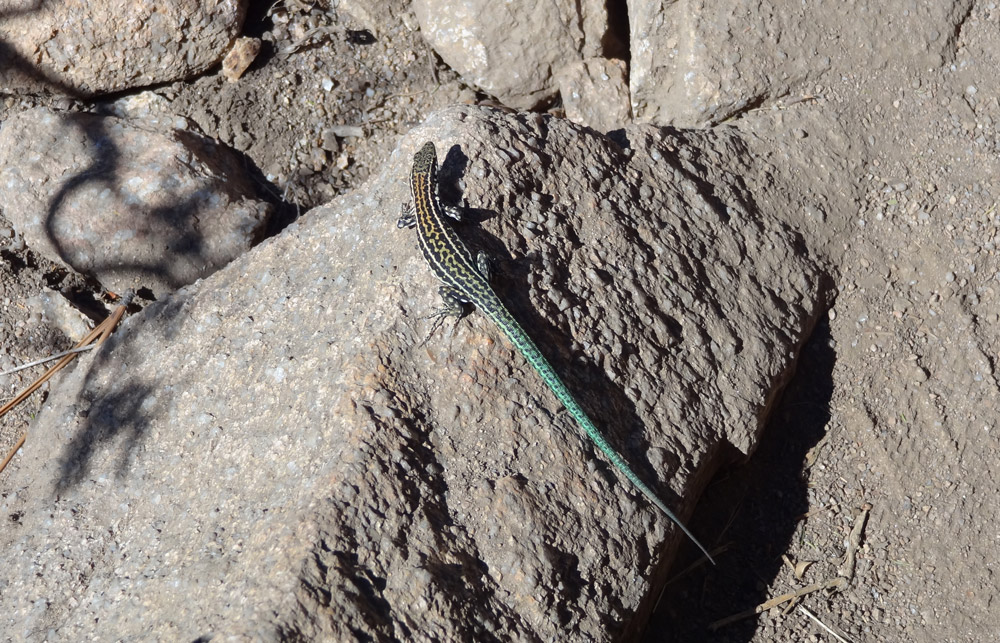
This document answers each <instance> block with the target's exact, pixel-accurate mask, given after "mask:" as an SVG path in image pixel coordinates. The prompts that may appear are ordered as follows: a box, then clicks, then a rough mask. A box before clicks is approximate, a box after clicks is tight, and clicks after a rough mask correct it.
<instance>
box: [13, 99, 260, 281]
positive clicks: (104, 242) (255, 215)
mask: <svg viewBox="0 0 1000 643" xmlns="http://www.w3.org/2000/svg"><path fill="white" fill-rule="evenodd" d="M184 125H185V123H184V121H183V120H179V122H172V121H163V120H157V119H152V118H150V119H145V120H129V119H120V118H115V117H111V116H100V115H97V114H86V113H82V114H69V113H61V112H53V111H51V110H48V109H46V108H43V107H40V108H36V109H33V110H29V111H27V112H22V113H20V114H18V115H16V116H14V117H13V118H10V119H8V120H7V121H6V122H4V124H3V127H2V128H0V209H2V210H3V212H4V214H5V215H6V216H7V218H8V219H9V220H10V222H11V224H12V225H13V226H14V227H15V228H16V229H17V230H18V231H19V232H20V233H21V234H22V235H23V236H24V239H25V241H26V242H27V243H28V246H29V247H31V249H32V250H34V251H36V252H39V253H40V254H42V255H43V256H45V257H47V258H48V259H50V260H52V261H55V262H58V263H62V264H64V265H65V266H66V267H68V268H69V269H71V270H75V271H77V272H80V273H83V274H88V275H91V276H93V277H95V278H96V279H97V280H98V281H100V282H101V284H102V285H104V286H105V287H106V288H109V289H111V290H114V291H117V292H125V291H127V290H130V289H133V290H138V289H140V288H148V289H149V290H150V291H151V292H152V293H153V294H154V295H155V296H157V297H159V296H162V295H164V294H166V293H168V292H171V291H173V290H176V289H177V288H180V287H181V286H183V285H185V284H189V283H191V282H193V281H195V280H196V279H200V278H202V277H205V276H207V275H209V274H211V273H212V272H214V271H215V270H217V269H218V268H220V267H221V266H224V265H225V264H227V263H229V262H230V261H232V260H233V259H234V258H235V257H237V256H239V255H241V254H243V253H244V252H246V251H247V250H248V249H249V248H250V246H251V245H252V244H253V243H254V242H255V241H256V240H258V239H259V231H260V230H261V228H262V227H263V225H264V224H265V223H266V222H267V218H268V216H269V215H270V212H271V206H270V205H269V204H267V203H265V202H263V201H260V200H258V199H256V197H255V190H254V186H253V183H252V180H251V178H250V175H249V174H248V172H247V170H246V164H245V163H244V162H243V160H242V159H241V158H240V157H239V156H238V155H237V154H236V153H235V152H233V151H232V150H230V149H228V148H226V147H225V146H222V145H220V144H217V143H216V142H214V141H212V140H211V139H208V138H205V137H203V136H200V135H197V134H194V133H192V132H189V131H186V130H185V129H184Z"/></svg>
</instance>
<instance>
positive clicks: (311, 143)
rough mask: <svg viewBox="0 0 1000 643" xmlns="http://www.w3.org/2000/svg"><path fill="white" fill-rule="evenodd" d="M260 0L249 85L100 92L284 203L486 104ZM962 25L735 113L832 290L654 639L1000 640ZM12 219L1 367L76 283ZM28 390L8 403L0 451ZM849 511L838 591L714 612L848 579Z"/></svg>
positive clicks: (983, 157) (984, 39)
mask: <svg viewBox="0 0 1000 643" xmlns="http://www.w3.org/2000/svg"><path fill="white" fill-rule="evenodd" d="M289 6H291V5H289ZM266 10H267V8H266V7H263V8H256V9H254V10H253V11H252V14H251V16H250V17H249V19H248V25H247V28H246V30H245V31H246V32H247V33H248V34H250V35H256V36H263V37H264V39H265V47H264V52H263V54H262V56H261V58H260V59H258V61H257V62H256V63H255V64H254V66H253V67H252V68H251V70H250V72H249V73H248V75H247V76H246V77H245V78H244V79H243V80H242V81H241V82H239V83H236V84H231V83H227V82H226V81H225V80H224V79H223V78H222V77H221V75H220V74H219V73H217V71H216V72H215V73H210V74H207V75H205V76H203V77H201V78H197V79H194V80H191V81H188V82H183V83H175V84H171V85H168V86H164V87H159V88H156V89H155V95H152V100H151V95H150V94H149V93H145V94H141V95H140V94H136V95H127V96H116V97H112V98H111V99H110V100H107V101H105V102H104V103H103V104H102V105H101V107H102V108H104V109H113V110H117V111H124V112H129V111H130V110H145V109H150V110H153V111H155V110H157V109H167V110H169V111H170V112H173V113H177V114H183V115H186V116H188V117H189V118H190V119H191V120H192V121H193V122H195V123H196V124H197V125H198V126H199V127H200V128H201V129H202V130H203V131H204V132H205V133H207V134H209V135H211V136H215V137H218V138H219V139H221V140H222V141H224V142H226V143H228V144H230V145H232V146H233V147H235V148H236V149H239V150H240V151H242V152H244V153H245V154H246V155H247V157H248V158H249V159H250V160H251V161H252V162H253V163H254V164H255V165H256V166H257V167H258V168H260V169H261V170H262V172H263V173H264V174H265V175H266V176H267V177H268V179H269V180H270V181H271V183H270V184H269V186H268V189H271V190H273V191H275V192H276V193H280V195H281V196H283V198H284V199H285V200H286V201H287V202H288V203H290V204H292V206H293V207H292V208H291V212H292V214H291V215H289V216H293V215H294V211H295V209H296V208H298V209H299V210H300V211H304V210H305V209H308V208H309V207H312V206H314V205H317V204H320V203H323V202H325V201H327V200H329V199H330V198H331V197H333V196H335V195H337V194H340V193H343V192H345V191H347V190H350V189H353V188H354V187H356V186H358V185H360V183H361V182H362V181H363V180H364V179H365V178H366V177H367V176H368V175H369V173H370V172H371V171H373V169H374V168H377V167H378V164H379V163H380V162H381V160H382V159H384V158H385V156H386V155H387V154H388V153H389V152H390V151H391V149H392V148H393V146H394V144H395V140H396V138H397V137H398V136H399V134H400V133H402V132H405V131H406V130H407V129H409V127H411V126H412V125H413V124H414V123H415V122H418V121H419V120H420V119H421V118H422V117H423V116H424V115H425V114H427V113H429V112H430V111H433V110H434V109H436V108H438V107H441V106H444V105H447V104H449V103H453V102H459V101H467V100H477V99H481V98H482V97H481V96H477V95H476V93H475V91H473V90H471V89H469V88H467V87H465V86H464V85H463V84H462V83H461V81H460V80H459V79H458V78H457V77H456V76H455V75H454V74H453V73H452V72H451V71H449V70H448V69H447V68H446V67H445V66H444V65H443V64H441V63H440V61H439V60H438V59H437V58H436V57H435V56H434V55H433V54H431V53H430V52H429V50H428V49H427V47H426V45H425V44H423V43H422V41H421V40H420V37H419V33H417V32H414V31H410V30H407V29H405V28H402V27H401V26H400V27H397V28H393V29H391V30H388V31H386V32H385V33H379V34H378V36H377V37H375V36H374V35H372V34H371V33H370V32H367V31H365V30H364V27H363V26H362V25H356V24H351V23H349V22H336V21H335V20H333V19H331V18H330V16H329V14H328V13H327V12H325V11H323V10H322V8H320V7H313V8H289V9H287V10H281V11H278V12H273V13H272V14H271V15H266ZM971 18H972V19H970V20H968V21H966V22H965V23H964V25H963V27H962V31H961V33H959V34H957V36H956V39H955V42H956V46H955V49H954V51H953V52H952V54H953V55H952V57H950V58H948V59H942V60H939V61H937V64H930V65H924V66H920V65H918V64H916V63H913V64H907V63H906V62H905V61H904V62H897V63H893V62H887V61H880V60H872V59H871V52H870V51H867V52H866V51H865V50H864V49H863V48H858V49H853V48H852V47H845V52H844V58H843V59H842V60H840V61H839V62H838V63H837V64H836V65H835V66H834V68H833V69H832V70H831V72H830V73H829V74H828V75H827V76H826V77H824V78H823V79H822V82H821V83H820V84H818V85H817V87H814V88H809V91H802V92H800V93H798V94H797V95H794V96H789V97H787V100H785V101H784V102H783V104H782V105H781V106H767V107H765V108H761V109H756V110H752V111H749V112H746V113H744V114H741V115H739V116H738V117H737V118H735V119H733V120H731V121H730V122H729V123H727V124H726V125H725V126H728V127H736V128H738V129H739V130H740V131H741V132H743V133H745V134H746V136H747V138H748V140H750V141H752V146H753V149H755V151H756V152H757V153H758V154H759V156H760V158H761V162H767V163H770V164H771V165H772V166H774V174H775V175H776V176H778V177H781V178H782V179H783V180H785V181H786V182H787V185H788V190H790V191H792V192H796V193H797V194H798V195H799V197H800V198H799V202H801V203H802V204H803V207H802V208H801V210H800V211H797V212H774V213H773V215H774V216H780V217H784V218H786V219H787V220H788V221H789V222H790V223H791V224H792V225H793V226H795V227H796V228H797V229H799V230H800V231H801V232H802V233H803V235H804V237H805V238H806V239H807V241H808V243H809V244H810V250H811V251H812V252H813V253H815V254H817V255H818V256H820V257H822V258H823V260H824V261H825V262H826V264H827V265H828V266H829V269H830V272H831V274H832V275H833V277H834V279H835V282H836V284H837V290H838V295H837V297H836V300H835V302H834V304H833V307H832V308H831V310H830V312H829V315H828V317H827V320H826V321H825V322H824V323H822V324H820V326H819V327H818V329H817V330H816V332H815V334H814V336H813V338H812V339H811V341H810V342H809V343H808V345H807V346H806V347H805V349H804V351H803V354H802V358H801V362H800V365H799V368H798V372H797V375H796V378H795V380H794V381H793V383H792V384H791V385H790V387H789V388H788V390H787V391H786V392H785V394H784V396H783V400H782V402H781V404H780V405H779V406H778V407H777V409H776V410H775V413H774V416H773V418H772V420H771V422H770V424H769V426H768V427H767V430H766V432H765V434H764V438H763V442H762V444H761V446H760V448H759V450H758V451H757V453H756V454H755V455H754V456H753V458H752V459H751V460H750V461H749V462H747V463H744V464H740V465H738V466H733V467H731V468H729V469H727V470H724V471H722V472H720V473H719V475H718V476H717V478H716V480H715V482H714V483H713V484H712V485H711V486H710V487H709V489H708V491H707V493H706V495H705V497H704V499H703V501H702V503H701V505H700V507H699V509H698V512H697V513H696V514H695V516H694V517H693V519H692V521H691V523H690V524H691V525H692V528H693V530H694V531H695V532H696V533H698V534H700V535H705V537H706V538H707V539H708V540H709V541H710V542H714V543H715V545H716V546H722V547H724V549H725V550H724V552H723V553H721V554H720V555H719V556H718V558H719V566H718V567H717V568H713V569H707V568H705V567H704V566H696V567H694V568H693V569H687V563H688V561H691V560H694V559H695V553H694V551H692V550H691V548H690V547H686V548H685V549H683V550H682V552H681V556H680V557H679V561H678V564H677V567H676V572H677V578H676V580H675V582H673V583H672V584H671V585H670V586H669V587H668V589H667V591H666V592H665V593H664V595H663V597H662V599H661V601H660V604H659V607H658V610H657V613H656V616H655V618H654V620H653V622H652V623H651V624H650V627H649V628H648V630H647V632H646V635H645V639H644V640H645V641H649V642H654V641H706V640H713V641H715V640H717V641H836V640H841V639H838V638H836V636H838V635H839V636H841V637H843V640H850V641H854V642H860V641H987V640H1000V635H998V634H997V633H998V632H1000V605H998V602H1000V601H998V600H997V599H996V598H995V597H996V591H997V590H996V586H997V581H998V578H997V552H998V551H1000V527H998V524H1000V501H998V497H1000V493H998V492H1000V479H998V478H1000V476H998V475H997V474H996V473H994V472H995V470H996V466H997V465H996V462H997V461H998V454H1000V423H998V421H997V414H996V412H995V407H996V403H997V399H998V381H997V374H996V372H995V371H996V364H997V355H998V351H1000V341H998V337H997V332H996V328H997V322H998V319H1000V316H998V315H1000V299H998V296H997V293H998V290H1000V262H998V260H997V244H998V242H1000V211H998V209H997V198H998V195H1000V180H998V179H997V176H998V172H997V170H998V165H1000V164H998V160H997V155H998V151H1000V138H998V134H997V129H996V124H997V123H1000V104H998V101H997V96H998V93H997V90H998V84H1000V81H998V76H997V74H996V70H997V69H998V68H1000V33H998V29H997V23H998V21H1000V10H998V9H997V8H996V5H995V4H994V3H985V2H983V3H977V4H975V5H974V8H973V15H972V16H971ZM845 19H849V18H845ZM317 27H318V28H319V29H318V30H317ZM310 29H312V30H313V33H318V34H319V35H318V36H317V37H316V38H315V40H314V41H313V42H311V43H309V44H307V45H305V46H303V47H302V48H301V49H299V50H298V51H296V52H293V53H291V54H289V55H283V54H282V53H281V52H280V51H278V50H277V49H276V47H275V46H273V45H272V44H270V43H271V42H273V41H284V40H286V39H287V37H288V33H287V32H289V31H291V32H292V35H293V36H294V35H295V33H300V34H305V33H307V32H309V31H310ZM293 39H294V38H293ZM387 51H388V52H390V53H391V55H386V52H387ZM401 52H402V53H401ZM411 52H413V53H411ZM387 59H388V60H392V61H394V62H393V63H392V65H389V66H385V65H383V63H382V61H383V60H387ZM344 60H349V61H352V62H351V66H350V68H348V69H342V68H338V69H337V70H336V73H333V72H332V71H331V66H332V65H342V64H343V62H342V61H344ZM336 61H341V62H339V63H338V62H336ZM428 88H430V89H428ZM38 102H50V103H51V102H52V101H40V100H35V99H31V100H29V99H8V100H7V101H6V102H5V103H3V104H2V105H0V118H4V117H6V116H7V115H9V114H11V113H14V112H16V111H19V110H21V109H24V108H25V107H27V106H29V105H32V104H37V103H38ZM56 104H57V105H59V106H62V107H70V108H75V107H80V108H93V107H94V106H93V105H82V104H78V103H71V102H67V101H62V102H59V101H56ZM772 107H773V108H772ZM392 224H393V221H387V225H390V226H391V225H392ZM5 225H6V224H5V223H4V222H3V221H0V236H2V237H3V243H5V244H6V249H4V250H3V251H2V253H0V255H2V258H3V261H2V262H0V315H2V321H0V335H2V339H3V342H4V346H3V355H2V356H0V357H2V359H0V362H2V363H0V367H2V368H7V367H9V366H10V365H12V364H14V363H20V362H24V361H27V360H29V359H34V358H36V357H38V356H41V355H45V354H47V353H50V352H53V351H55V350H58V349H61V348H65V347H66V346H67V345H68V343H69V342H68V340H66V339H65V338H62V337H60V336H59V335H58V334H57V333H55V332H54V331H52V330H49V329H48V328H47V326H46V325H44V324H43V323H42V321H41V318H40V316H39V315H38V314H37V313H33V312H32V311H31V310H30V309H29V307H27V306H26V305H25V301H26V300H27V299H28V298H29V297H31V296H34V295H36V294H38V292H39V291H40V290H41V289H42V288H43V287H45V286H49V287H54V288H57V289H63V290H66V291H72V292H80V291H85V290H86V285H85V284H82V283H79V282H78V280H74V279H73V278H70V277H67V276H65V275H64V274H63V273H61V272H60V271H59V270H57V269H56V268H55V267H53V266H50V265H46V264H45V263H44V262H42V261H40V260H39V259H37V258H35V257H34V256H33V255H32V253H31V252H30V251H27V250H25V249H24V248H23V244H21V243H20V241H19V239H18V238H17V237H16V235H15V234H14V233H13V231H11V230H10V229H9V227H4V226H5ZM28 379H30V378H29V377H22V378H18V377H15V378H5V381H3V382H2V383H0V386H2V387H3V388H4V393H5V394H9V393H10V392H11V391H13V390H15V389H17V388H19V387H20V386H22V385H23V383H24V382H25V381H27V380H28ZM37 403H38V402H37V401H36V402H35V404H37ZM34 408H36V407H30V406H29V407H26V408H24V409H22V410H20V411H19V412H18V414H17V415H16V416H14V417H13V418H8V419H7V420H5V423H4V426H3V427H2V429H0V447H2V448H3V450H4V451H6V448H7V447H8V446H9V445H10V444H12V443H13V441H14V439H15V438H16V436H17V435H19V434H20V432H21V431H23V430H24V428H25V427H26V426H27V422H28V420H29V418H30V416H31V414H32V413H33V409H34ZM29 439H30V438H29ZM868 506H870V512H867V513H866V520H864V521H863V523H859V520H858V519H859V516H861V515H862V512H863V507H868ZM2 519H3V520H13V521H16V520H18V519H19V517H18V516H4V517H3V518H2ZM856 524H860V525H861V526H860V529H861V532H860V540H859V544H860V546H859V548H858V551H857V562H856V564H855V568H854V570H853V578H852V580H851V582H850V583H849V584H847V586H846V587H843V588H841V589H840V590H839V591H829V590H820V591H814V592H811V593H808V594H806V595H805V596H803V597H802V599H801V602H800V603H799V604H797V605H794V606H791V607H789V605H788V604H787V603H786V604H783V605H781V606H780V607H775V608H770V609H765V610H763V611H762V613H759V614H750V615H746V616H745V617H743V618H739V619H735V620H732V621H731V622H729V623H726V624H722V625H719V624H718V622H719V621H720V620H722V619H725V618H727V617H730V616H736V615H740V614H741V613H742V612H745V611H747V610H752V609H753V608H754V607H755V606H757V605H759V604H762V603H765V602H766V601H767V600H768V599H770V598H773V597H775V596H778V595H781V594H783V593H786V592H793V591H796V590H798V589H801V588H804V587H807V586H809V585H810V584H815V583H820V584H822V583H824V582H826V581H828V580H830V579H833V578H835V577H837V576H838V574H841V575H843V574H849V573H851V570H846V569H843V568H842V567H841V565H842V563H843V559H844V554H845V551H846V548H847V546H846V541H847V540H848V536H849V534H850V532H851V530H852V529H853V528H854V527H855V525H856ZM805 563H809V564H805ZM796 570H797V572H798V573H797V572H796ZM803 608H804V609H803ZM804 610H808V611H809V613H811V614H812V615H814V616H815V617H816V618H817V619H818V620H819V621H822V622H823V623H824V624H825V625H826V626H827V627H829V628H831V629H832V630H834V631H836V632H838V633H839V634H838V635H835V634H832V633H830V632H829V631H827V630H826V629H824V627H823V626H821V625H819V624H817V622H816V621H814V620H813V619H812V618H811V617H810V616H809V615H807V614H806V612H805V611H804Z"/></svg>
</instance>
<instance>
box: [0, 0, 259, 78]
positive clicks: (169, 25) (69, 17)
mask: <svg viewBox="0 0 1000 643" xmlns="http://www.w3.org/2000/svg"><path fill="white" fill-rule="evenodd" d="M245 14H246V2H245V0H207V1H206V0H173V1H172V2H160V3H150V2H145V1H141V0H59V2H41V1H38V0H0V93H15V94H16V93H24V92H27V93H42V92H44V93H57V94H71V95H93V94H102V93H107V92H113V91H120V90H123V89H129V88H132V87H143V86H146V85H152V84H154V83H163V82H168V81H172V80H180V79H182V78H188V77H190V76H192V75H194V74H197V73H200V72H202V71H204V70H206V69H208V68H209V67H211V66H212V65H214V64H216V63H218V62H219V61H220V60H222V57H223V55H225V53H226V50H227V49H228V48H229V46H230V45H231V44H232V42H233V41H234V40H235V39H236V37H237V36H238V35H239V33H240V28H241V27H242V26H243V17H244V16H245Z"/></svg>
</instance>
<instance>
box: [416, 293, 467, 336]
mask: <svg viewBox="0 0 1000 643" xmlns="http://www.w3.org/2000/svg"><path fill="white" fill-rule="evenodd" d="M438 292H439V293H440V294H441V301H442V302H444V305H443V306H441V307H440V308H438V309H437V310H435V311H434V312H433V313H431V314H430V315H428V316H427V317H426V318H425V319H433V320H434V325H433V326H431V331H430V332H429V333H428V334H427V337H426V338H424V341H422V342H420V345H421V346H423V345H424V344H426V343H427V340H428V339H430V338H431V336H433V335H434V333H436V332H437V330H438V328H440V327H441V324H443V323H444V320H445V319H446V318H448V317H454V318H456V319H461V318H462V317H464V316H465V313H466V308H465V305H466V304H467V303H468V301H467V300H466V298H465V297H464V296H463V295H462V293H461V292H460V291H458V290H456V289H455V288H452V287H451V286H441V287H440V288H439V289H438Z"/></svg>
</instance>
